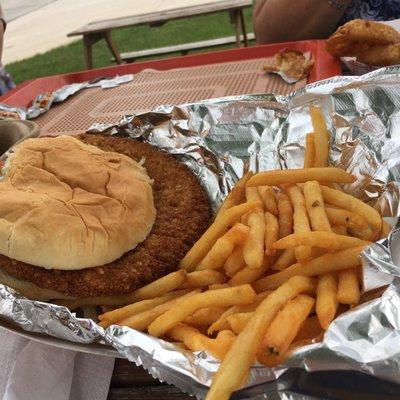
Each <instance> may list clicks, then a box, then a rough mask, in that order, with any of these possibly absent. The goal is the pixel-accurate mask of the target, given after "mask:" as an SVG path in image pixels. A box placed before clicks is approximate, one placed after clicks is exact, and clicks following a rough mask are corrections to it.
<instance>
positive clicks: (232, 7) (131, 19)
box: [67, 0, 254, 69]
mask: <svg viewBox="0 0 400 400" xmlns="http://www.w3.org/2000/svg"><path fill="white" fill-rule="evenodd" d="M252 4H253V1H252V0H219V1H214V2H210V3H207V4H199V5H193V6H187V7H180V8H174V9H171V10H165V11H160V12H151V13H146V14H139V15H132V16H127V17H120V18H113V19H108V20H102V21H95V22H91V23H89V24H87V25H84V26H83V27H81V28H79V29H77V30H75V31H73V32H70V33H69V34H68V35H67V36H69V37H71V36H81V35H82V36H83V52H84V54H83V56H84V63H85V67H86V69H92V68H93V56H92V47H93V45H94V44H95V43H97V42H98V41H100V40H103V39H104V40H105V41H106V43H107V46H108V48H109V50H110V52H111V54H112V55H113V57H114V60H115V61H116V63H117V64H122V63H123V62H124V61H127V60H129V61H132V60H135V59H136V58H140V57H146V56H150V55H151V56H153V55H160V54H167V53H175V52H180V53H182V54H187V52H188V51H190V50H195V49H199V48H205V47H213V46H219V45H222V44H227V43H236V46H237V47H240V46H241V44H242V41H243V44H244V46H247V44H248V35H247V32H246V25H245V20H244V14H243V10H244V9H245V8H246V7H250V6H252ZM221 11H228V12H229V14H230V17H231V22H232V23H233V25H234V26H235V35H234V36H230V37H226V38H218V39H212V40H203V41H201V42H194V43H187V44H183V45H182V44H181V45H176V46H167V47H159V48H155V49H149V50H142V51H136V52H129V53H123V54H121V53H120V52H119V51H118V48H117V46H116V45H115V43H114V42H113V40H112V37H111V32H112V30H114V29H119V28H125V27H131V26H138V25H149V26H151V27H156V26H162V25H164V24H165V23H166V22H168V21H172V20H176V19H181V18H188V17H193V16H198V15H204V14H211V13H216V12H221ZM251 38H254V35H251Z"/></svg>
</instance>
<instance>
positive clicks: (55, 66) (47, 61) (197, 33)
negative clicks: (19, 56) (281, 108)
mask: <svg viewBox="0 0 400 400" xmlns="http://www.w3.org/2000/svg"><path fill="white" fill-rule="evenodd" d="M251 15H252V10H251V9H250V8H249V9H246V10H245V19H246V28H247V31H248V32H252V31H253V27H252V23H251ZM231 35H234V25H232V24H231V22H230V18H229V14H228V13H227V12H223V13H216V14H211V15H205V16H199V17H193V18H185V19H180V20H176V21H171V22H168V23H166V24H165V25H163V26H161V27H156V28H150V27H149V26H146V25H144V26H136V27H132V28H124V29H117V30H115V31H113V39H114V42H115V43H116V45H117V47H118V49H119V50H120V51H121V52H127V51H135V50H144V49H149V48H154V47H162V46H168V45H174V44H181V43H187V42H196V41H200V40H207V39H215V38H218V37H223V36H231ZM224 47H233V45H232V46H223V47H221V48H224ZM213 50H215V48H214V49H213ZM165 57H171V55H166V56H165ZM153 58H161V56H158V57H153ZM110 59H111V53H110V52H109V50H108V48H107V46H106V44H105V42H104V41H101V42H99V43H97V44H95V45H94V47H93V62H94V68H98V67H103V66H107V65H110ZM6 67H7V70H8V71H9V72H10V74H11V75H12V77H13V80H14V82H15V83H16V84H18V83H21V82H23V81H25V80H28V79H33V78H38V77H41V76H48V75H55V74H63V73H67V72H73V71H80V70H82V69H84V66H83V49H82V40H77V41H76V42H73V43H71V44H69V45H66V46H62V47H59V48H57V49H54V50H51V51H48V52H46V53H43V54H38V55H36V56H34V57H31V58H27V59H25V60H22V61H18V62H14V63H11V64H8V65H7V66H6Z"/></svg>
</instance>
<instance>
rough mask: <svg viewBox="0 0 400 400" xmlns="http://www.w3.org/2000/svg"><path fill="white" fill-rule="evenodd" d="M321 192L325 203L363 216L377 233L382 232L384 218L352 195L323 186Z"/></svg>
mask: <svg viewBox="0 0 400 400" xmlns="http://www.w3.org/2000/svg"><path fill="white" fill-rule="evenodd" d="M321 191H322V196H323V197H324V200H325V202H327V203H329V204H333V205H334V206H338V207H340V208H344V209H345V210H349V211H351V212H354V213H358V214H361V215H362V216H363V217H364V218H365V219H366V220H367V222H368V223H369V224H370V225H371V228H372V229H373V230H374V231H375V232H378V233H380V232H381V229H382V218H381V216H380V215H379V213H378V211H376V210H375V209H374V208H372V207H371V206H369V205H368V204H366V203H364V202H363V201H361V200H359V199H357V198H355V197H353V196H352V195H350V194H347V193H343V192H341V191H340V190H336V189H332V188H330V187H327V186H321Z"/></svg>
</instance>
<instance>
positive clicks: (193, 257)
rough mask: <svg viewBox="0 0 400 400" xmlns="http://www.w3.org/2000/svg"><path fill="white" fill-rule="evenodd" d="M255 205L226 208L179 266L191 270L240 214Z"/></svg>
mask: <svg viewBox="0 0 400 400" xmlns="http://www.w3.org/2000/svg"><path fill="white" fill-rule="evenodd" d="M256 207H257V202H252V203H244V204H239V205H237V206H233V207H231V208H229V209H228V210H226V211H225V212H224V213H223V214H222V215H221V217H219V218H218V219H217V220H215V221H214V223H213V224H211V226H210V227H209V228H208V229H207V230H206V231H205V233H204V234H203V236H202V237H201V238H200V239H199V240H198V241H197V242H196V243H195V244H194V245H193V247H192V248H191V249H190V250H189V251H188V252H187V253H186V255H185V257H184V258H183V259H182V261H181V268H183V269H185V270H187V271H192V270H193V269H194V268H195V267H196V266H197V265H198V264H199V262H200V261H201V260H202V259H203V258H204V257H205V256H206V254H207V253H208V252H209V251H210V249H211V247H212V246H213V244H214V243H215V242H216V241H217V239H219V238H220V237H221V236H222V235H223V234H224V233H226V232H227V230H228V229H229V227H231V226H232V225H233V224H234V223H235V222H237V221H239V220H240V218H241V217H242V215H244V214H246V213H247V212H249V211H251V210H253V209H254V208H256Z"/></svg>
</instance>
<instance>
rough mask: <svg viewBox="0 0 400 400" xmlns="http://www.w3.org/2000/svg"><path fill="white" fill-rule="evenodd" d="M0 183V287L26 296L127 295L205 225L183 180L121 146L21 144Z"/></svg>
mask: <svg viewBox="0 0 400 400" xmlns="http://www.w3.org/2000/svg"><path fill="white" fill-rule="evenodd" d="M2 175H3V179H2V181H1V182H0V205H1V206H0V283H4V284H7V285H9V286H11V287H12V288H14V289H15V290H17V291H19V292H20V293H22V294H23V295H26V296H27V297H29V298H34V299H40V300H52V299H82V298H92V297H99V304H101V299H100V298H101V297H104V296H108V298H110V297H112V296H120V295H124V294H128V293H130V292H132V291H133V290H135V289H137V288H138V287H141V286H143V285H145V284H148V283H150V282H151V281H153V280H155V279H158V278H160V277H161V276H163V275H165V274H167V273H169V272H171V271H173V270H175V269H176V268H177V267H178V265H179V262H180V260H181V259H182V258H183V256H184V255H185V253H186V252H187V250H188V249H189V248H190V247H191V246H192V245H193V244H194V243H195V241H196V240H197V239H198V238H199V237H200V236H201V234H202V233H203V232H204V231H205V229H206V228H207V226H208V224H209V220H210V210H209V205H208V201H207V198H206V195H205V193H204V191H203V189H202V188H201V186H200V185H199V183H198V182H197V179H196V177H195V176H194V175H193V173H192V172H191V171H190V170H189V169H188V168H187V167H186V166H185V165H183V164H182V163H180V162H178V161H177V160H176V159H175V158H174V157H172V156H171V155H169V154H166V153H164V152H161V151H159V150H157V149H155V148H153V147H152V146H150V145H148V144H145V143H141V142H139V141H134V140H131V139H123V138H115V137H107V136H102V135H82V136H80V137H79V138H74V137H69V136H59V137H56V138H50V137H45V138H37V139H28V140H25V141H24V142H22V143H21V144H19V145H18V146H17V147H16V148H15V151H14V152H13V154H12V155H11V156H10V157H9V158H8V160H7V163H6V164H5V166H4V167H3V171H2ZM108 303H110V301H108Z"/></svg>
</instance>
